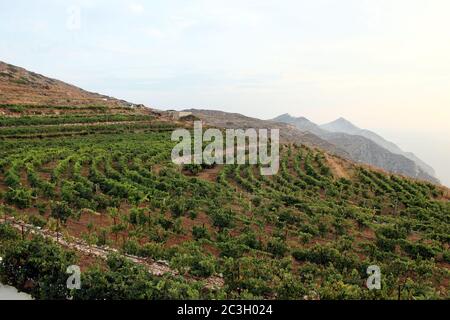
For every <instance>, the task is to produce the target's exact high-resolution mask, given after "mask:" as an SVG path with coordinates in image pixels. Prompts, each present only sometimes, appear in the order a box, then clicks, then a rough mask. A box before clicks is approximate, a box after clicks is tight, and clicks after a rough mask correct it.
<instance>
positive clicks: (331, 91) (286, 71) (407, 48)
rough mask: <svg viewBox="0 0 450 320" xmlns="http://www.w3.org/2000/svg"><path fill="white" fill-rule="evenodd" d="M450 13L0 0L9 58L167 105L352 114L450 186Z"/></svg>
mask: <svg viewBox="0 0 450 320" xmlns="http://www.w3.org/2000/svg"><path fill="white" fill-rule="evenodd" d="M449 14H450V1H448V0H431V1H430V0H334V1H333V0H314V1H312V0H308V1H300V0H295V1H294V0H292V1H290V0H255V1H252V0H239V1H235V0H226V1H216V0H197V1H196V0H194V1H188V0H164V1H163V0H161V1H135V2H131V1H111V0H108V1H106V0H79V1H66V0H65V1H56V0H53V1H51V0H41V1H39V0H38V1H28V0H27V1H23V0H22V1H21V0H15V1H14V2H12V1H2V2H0V60H3V61H5V62H9V63H12V64H16V65H19V66H22V67H25V68H28V69H31V70H33V71H36V72H39V73H43V74H45V75H49V76H51V77H54V78H58V79H61V80H64V81H67V82H71V83H74V84H76V85H78V86H81V87H83V88H85V89H88V90H92V91H97V92H101V93H105V94H109V95H112V96H115V97H118V98H124V99H127V100H129V101H132V102H139V103H144V104H146V105H148V106H153V107H156V108H161V109H169V108H170V109H172V108H173V109H181V108H190V107H194V108H200V107H203V108H210V109H222V110H225V111H230V112H240V113H243V114H246V115H250V116H256V117H260V118H272V117H275V116H276V115H279V114H281V113H286V112H288V113H291V114H292V115H295V116H306V117H308V118H310V119H311V120H312V121H315V122H318V123H323V122H328V121H331V120H334V119H335V118H337V117H339V116H344V117H346V118H348V119H349V120H351V121H353V122H354V123H355V124H357V125H358V126H360V127H364V128H368V129H372V130H374V131H377V132H378V133H380V134H382V135H384V136H385V137H386V138H388V139H390V140H392V141H393V142H396V143H398V144H399V145H400V146H401V147H403V148H404V149H406V150H408V151H413V152H415V153H416V154H417V155H418V156H419V157H421V158H423V159H424V160H425V161H427V162H429V163H430V164H431V165H432V166H433V167H435V169H436V170H437V172H438V177H439V178H440V179H441V180H442V181H443V182H445V183H446V184H447V185H450V167H449V164H450V126H449V121H450V18H449ZM78 16H79V18H80V19H78Z"/></svg>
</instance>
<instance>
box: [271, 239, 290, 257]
mask: <svg viewBox="0 0 450 320" xmlns="http://www.w3.org/2000/svg"><path fill="white" fill-rule="evenodd" d="M287 251H288V248H287V245H286V243H285V242H284V241H283V240H281V239H280V238H272V239H271V240H270V241H269V242H268V243H267V252H270V253H272V254H273V255H274V256H275V257H284V256H285V255H286V252H287Z"/></svg>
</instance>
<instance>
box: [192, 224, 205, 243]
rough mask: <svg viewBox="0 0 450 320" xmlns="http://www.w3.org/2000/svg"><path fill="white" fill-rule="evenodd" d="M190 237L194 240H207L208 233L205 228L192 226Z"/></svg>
mask: <svg viewBox="0 0 450 320" xmlns="http://www.w3.org/2000/svg"><path fill="white" fill-rule="evenodd" d="M192 235H193V237H194V239H195V240H199V239H209V232H208V229H206V227H205V226H194V227H193V228H192Z"/></svg>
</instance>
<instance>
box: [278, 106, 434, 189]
mask: <svg viewBox="0 0 450 320" xmlns="http://www.w3.org/2000/svg"><path fill="white" fill-rule="evenodd" d="M273 120H274V121H282V122H285V123H289V124H292V125H295V126H296V127H297V128H298V129H299V130H302V131H310V132H313V133H314V134H316V135H318V136H319V137H320V138H322V139H325V140H326V141H328V142H331V143H332V144H335V145H336V146H337V147H339V148H340V149H343V150H345V151H346V152H347V153H348V154H350V158H351V159H352V160H354V161H357V162H362V163H366V164H369V165H373V166H377V167H380V168H382V169H385V170H387V171H389V172H393V173H398V174H403V175H407V176H409V177H412V178H419V179H425V180H428V181H432V182H434V183H440V182H439V180H438V179H437V178H436V177H435V174H434V170H433V169H432V168H431V167H430V166H428V165H427V164H425V163H424V162H423V161H422V160H420V159H418V158H417V157H416V156H414V154H411V153H409V154H408V155H409V156H407V155H406V153H405V152H403V151H402V150H401V149H400V148H399V147H397V146H396V145H395V144H393V143H391V142H388V141H386V140H385V139H384V138H382V137H381V136H379V135H378V134H376V133H374V132H371V131H369V130H365V129H360V128H358V127H357V126H355V125H354V124H353V123H352V122H350V121H349V120H347V119H345V118H343V117H341V118H338V119H336V120H334V121H332V122H330V123H327V124H324V125H320V126H319V125H317V124H315V123H313V122H311V121H310V120H308V119H306V118H305V117H293V116H291V115H289V114H283V115H281V116H278V117H276V118H274V119H273ZM392 150H395V151H396V152H393V151H392Z"/></svg>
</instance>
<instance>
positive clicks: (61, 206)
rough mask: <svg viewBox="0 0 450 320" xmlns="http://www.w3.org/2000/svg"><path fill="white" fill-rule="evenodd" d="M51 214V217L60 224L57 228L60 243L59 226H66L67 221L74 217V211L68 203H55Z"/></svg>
mask: <svg viewBox="0 0 450 320" xmlns="http://www.w3.org/2000/svg"><path fill="white" fill-rule="evenodd" d="M51 208H52V210H51V213H50V215H51V216H52V217H53V218H55V219H56V221H57V222H58V225H57V228H56V234H57V240H58V241H59V225H60V223H62V224H66V222H67V219H69V218H70V217H71V216H72V215H73V211H72V209H71V208H70V207H69V205H68V204H67V202H64V201H62V202H60V201H55V202H53V203H52V205H51Z"/></svg>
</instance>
